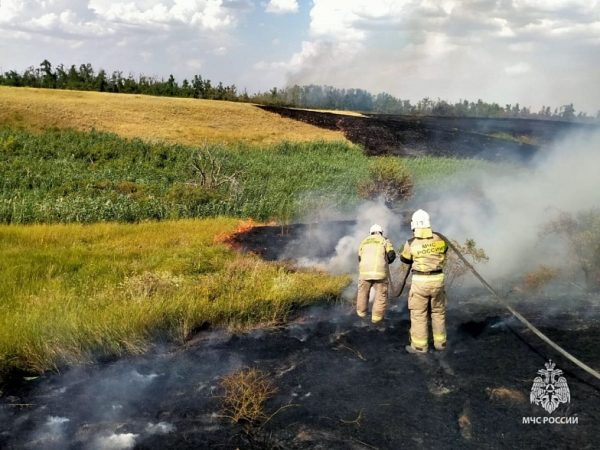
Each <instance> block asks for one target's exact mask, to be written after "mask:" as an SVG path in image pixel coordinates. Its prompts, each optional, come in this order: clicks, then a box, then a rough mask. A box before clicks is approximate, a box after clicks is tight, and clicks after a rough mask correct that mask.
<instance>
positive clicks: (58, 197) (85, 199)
mask: <svg viewBox="0 0 600 450" xmlns="http://www.w3.org/2000/svg"><path fill="white" fill-rule="evenodd" d="M405 166H406V168H408V171H409V172H410V173H411V174H412V175H413V177H414V180H415V183H416V184H424V185H431V184H433V183H435V182H436V181H441V180H444V179H447V177H448V176H449V175H451V174H456V173H460V172H461V171H463V170H469V169H473V168H485V167H492V166H493V165H492V164H490V163H486V162H483V161H475V160H456V159H450V158H420V159H405V160H403V161H402V163H400V159H398V158H393V157H382V158H375V159H372V160H370V159H369V158H367V157H366V156H364V154H363V153H362V151H361V150H360V148H358V147H356V146H353V145H349V144H346V143H342V142H325V141H319V142H314V143H289V142H286V143H281V144H278V145H273V146H270V147H261V148H259V147H256V146H247V145H242V144H238V145H229V146H225V145H215V144H210V145H209V144H207V145H205V146H202V147H200V148H193V147H185V146H181V145H174V144H161V143H147V142H144V141H141V140H139V139H133V140H126V139H123V138H119V137H117V136H115V135H113V134H109V133H99V132H87V133H85V132H77V131H69V130H66V131H65V130H51V131H46V132H43V133H41V134H33V133H30V132H27V131H23V130H15V129H9V128H4V129H0V173H2V174H3V177H2V180H1V183H2V184H1V185H0V189H1V191H0V222H1V223H15V224H18V223H20V224H25V223H55V222H79V223H93V222H98V221H121V222H137V221H141V220H146V219H157V220H163V219H179V218H191V217H214V216H219V215H228V216H235V217H252V218H255V219H257V220H271V219H277V220H279V221H284V222H285V221H290V220H293V219H295V218H298V217H302V216H303V215H304V214H305V213H306V212H309V211H311V210H314V209H315V208H321V207H324V206H326V205H329V206H330V205H336V207H338V208H340V209H343V208H345V207H350V206H352V205H354V204H356V202H357V201H359V192H358V191H359V187H362V188H364V189H362V190H363V191H364V190H365V189H366V187H369V186H370V191H369V192H370V195H371V194H375V193H376V192H382V193H384V194H385V195H388V194H390V195H391V194H393V193H390V192H387V191H389V190H390V189H395V188H396V187H397V188H398V189H402V192H403V194H402V195H405V193H406V192H408V191H406V189H409V188H408V186H409V184H410V183H411V181H410V179H409V178H407V177H408V174H407V173H406V168H405ZM384 172H385V173H384ZM382 177H383V178H382ZM386 177H387V178H389V177H392V178H394V179H395V181H394V180H392V179H389V180H387V181H385V180H384V178H386ZM387 178H386V179H387ZM369 180H371V181H369ZM390 180H391V181H393V183H392V184H391V185H389V186H388V184H389V183H388V181H390ZM379 182H381V183H383V184H385V186H383V185H382V186H379V187H377V186H375V185H374V184H373V183H375V184H377V183H379ZM407 182H408V184H406V183H407ZM381 183H379V184H381ZM386 183H387V184H386ZM398 183H400V184H398ZM386 186H387V187H386ZM371 188H372V189H371ZM380 188H381V189H383V190H381V189H380ZM384 188H385V189H384ZM405 188H406V189H405ZM386 189H387V191H386V192H384V190H386ZM405 191H406V192H405ZM365 192H366V191H365ZM365 192H363V194H365Z"/></svg>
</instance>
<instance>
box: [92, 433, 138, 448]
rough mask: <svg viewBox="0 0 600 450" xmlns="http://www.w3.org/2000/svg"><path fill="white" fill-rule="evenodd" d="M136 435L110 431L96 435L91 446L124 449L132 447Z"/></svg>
mask: <svg viewBox="0 0 600 450" xmlns="http://www.w3.org/2000/svg"><path fill="white" fill-rule="evenodd" d="M138 436H139V435H138V434H133V433H120V434H115V433H110V434H108V435H106V436H98V437H97V438H96V439H95V440H94V442H93V444H92V446H91V448H92V449H93V450H126V449H129V448H133V446H134V445H135V440H136V438H137V437H138Z"/></svg>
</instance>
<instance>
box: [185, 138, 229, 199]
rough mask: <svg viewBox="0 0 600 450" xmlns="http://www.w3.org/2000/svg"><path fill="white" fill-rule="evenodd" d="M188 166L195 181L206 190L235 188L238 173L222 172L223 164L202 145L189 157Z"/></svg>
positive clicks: (206, 146)
mask: <svg viewBox="0 0 600 450" xmlns="http://www.w3.org/2000/svg"><path fill="white" fill-rule="evenodd" d="M190 168H191V170H192V173H193V175H194V177H195V179H196V183H197V184H198V185H199V186H201V187H202V188H204V189H207V190H218V189H223V188H225V189H226V190H228V191H234V190H236V189H237V187H238V185H239V183H238V180H237V178H238V175H239V174H238V173H237V172H236V173H232V174H229V175H227V174H225V173H223V172H222V170H223V164H222V162H221V160H219V159H218V158H217V157H216V156H214V155H213V154H212V153H211V152H210V150H209V149H208V145H204V147H202V148H201V149H199V150H198V151H196V152H195V153H194V154H193V155H192V157H191V159H190Z"/></svg>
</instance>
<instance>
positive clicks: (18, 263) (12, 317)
mask: <svg viewBox="0 0 600 450" xmlns="http://www.w3.org/2000/svg"><path fill="white" fill-rule="evenodd" d="M0 125H9V126H12V127H11V128H12V129H11V128H5V129H4V130H3V131H2V132H1V133H2V136H1V138H2V139H0V141H1V142H0V173H2V175H3V178H2V186H0V188H1V189H2V191H1V195H2V196H3V200H2V201H4V212H5V213H6V211H8V210H10V211H12V212H11V213H10V214H12V216H11V217H12V218H13V220H14V217H21V219H20V220H17V221H23V222H27V221H31V220H33V221H40V222H47V221H67V222H68V221H84V222H85V221H87V222H90V221H92V222H93V221H95V220H100V219H105V220H115V219H120V220H140V219H144V218H145V217H157V216H155V215H153V214H150V215H149V216H144V214H143V208H141V207H140V205H142V206H143V205H145V204H147V203H148V202H150V203H151V202H153V201H155V203H156V204H157V207H158V208H159V209H160V208H161V207H163V206H164V204H165V202H166V201H171V202H172V203H173V202H174V204H175V206H173V205H171V206H172V209H170V210H169V212H168V213H167V214H165V215H164V216H158V217H163V218H169V217H182V216H184V217H186V216H198V215H201V214H203V212H202V211H200V210H198V209H196V210H193V208H192V209H190V205H186V204H177V202H178V201H179V202H180V203H181V201H180V199H179V198H180V197H181V196H180V195H179V196H176V197H175V199H174V198H173V197H172V196H171V197H170V196H169V192H170V189H171V188H172V187H173V186H174V185H175V184H176V183H185V182H186V181H190V180H189V176H190V175H189V173H188V172H187V167H188V164H187V161H188V159H189V155H190V152H192V151H193V149H192V148H187V147H182V146H177V145H165V144H147V143H144V142H142V141H138V140H133V141H130V140H123V139H119V138H117V137H115V136H112V135H108V134H104V133H78V132H73V131H70V132H64V131H51V132H45V133H36V134H35V135H32V134H29V133H26V132H21V131H17V130H16V129H15V128H14V127H17V128H24V129H27V130H36V131H40V130H43V129H46V128H48V127H58V128H63V127H74V128H77V129H81V130H87V129H90V128H92V127H94V128H96V129H99V130H110V131H113V132H116V133H118V134H120V135H121V136H132V137H133V136H142V137H143V138H144V139H150V140H165V141H171V142H178V143H184V144H185V143H188V144H190V143H191V144H197V143H198V141H200V140H206V139H207V140H212V141H214V140H218V141H226V142H230V143H231V142H244V143H255V144H264V143H265V142H274V141H279V140H282V139H288V140H292V141H294V140H300V141H306V140H311V141H314V140H315V139H319V138H321V139H326V140H330V139H335V140H339V139H340V138H341V135H340V134H338V133H330V132H326V131H322V130H319V129H317V128H314V127H310V126H307V125H304V124H301V123H298V122H295V121H287V120H284V119H280V118H278V117H276V116H273V115H270V114H268V113H265V112H262V111H260V110H258V109H256V108H252V107H251V106H250V105H244V104H237V103H233V104H232V103H226V102H205V101H198V100H183V99H168V98H154V97H137V96H128V95H109V94H98V93H82V92H68V91H36V90H34V89H21V88H19V89H11V88H4V87H0ZM214 151H215V153H216V154H218V155H219V156H220V157H222V158H223V160H224V161H226V164H225V166H226V167H224V170H226V171H227V170H228V171H231V172H233V171H241V172H242V175H241V180H240V181H241V182H242V187H243V189H244V191H243V192H245V194H244V195H246V197H243V196H242V197H241V200H240V197H239V196H237V195H236V196H235V201H237V202H238V203H235V202H234V203H233V204H232V205H233V206H235V207H232V208H231V209H227V208H225V209H218V208H217V209H214V210H212V212H211V211H208V213H209V214H210V213H229V214H231V213H235V214H239V215H242V216H243V215H248V214H250V215H254V216H264V217H267V216H269V215H270V214H273V215H276V216H278V217H280V218H284V219H285V216H286V214H289V213H290V211H301V210H302V208H303V207H309V205H311V204H314V201H317V203H318V202H324V203H325V204H331V197H328V196H330V194H331V191H332V190H333V191H335V192H338V193H339V194H341V195H342V197H341V198H342V199H346V200H351V199H352V198H355V192H354V190H355V189H354V188H355V185H356V183H357V181H358V180H360V179H363V178H364V176H365V174H366V173H367V172H368V169H367V166H368V164H369V163H368V162H367V160H366V158H365V157H364V156H363V155H362V153H361V152H360V151H359V150H358V149H357V148H355V147H352V146H347V145H344V144H341V143H339V142H338V143H328V144H325V143H312V144H304V145H295V144H290V143H283V144H280V145H278V146H276V147H272V148H260V147H245V148H241V147H239V145H238V144H234V145H229V146H228V147H226V148H221V149H215V150H214ZM408 167H409V169H410V170H411V172H412V173H413V175H414V177H415V180H416V181H417V183H421V182H423V183H430V182H433V181H436V180H439V179H440V178H443V177H445V176H447V175H449V174H452V173H456V172H457V171H460V170H462V168H463V167H464V164H463V163H461V162H457V161H453V160H439V159H436V160H434V159H427V160H423V161H419V160H409V161H408ZM469 167H471V165H469ZM307 192H308V193H310V194H311V196H312V197H313V198H308V201H307V202H305V203H302V204H298V203H297V200H298V199H303V201H306V200H307V197H306V193H307ZM178 194H181V192H179V193H178ZM161 196H162V197H161ZM192 197H193V196H192ZM309 197H310V196H309ZM192 200H193V198H192ZM337 201H339V198H338V199H337V200H334V201H333V203H336V202H337ZM144 202H146V203H144ZM290 202H292V203H291V206H290ZM7 205H8V206H7ZM115 205H117V206H118V207H115ZM217 205H220V206H219V207H223V205H222V204H219V203H217ZM196 206H197V205H196ZM7 208H8V209H7ZM119 208H121V209H119ZM128 208H129V209H128ZM186 208H187V209H186ZM236 208H237V209H236ZM15 211H16V212H17V216H15V215H14V213H15ZM119 211H121V212H123V211H124V214H125V215H124V216H122V217H121V216H119V214H120V213H119ZM186 211H187V212H186ZM188 213H190V214H188ZM204 213H206V211H204ZM19 214H20V216H19ZM105 214H106V215H105ZM6 217H7V216H5V217H4V219H3V220H4V221H7V220H8V221H10V219H6ZM25 217H28V219H25ZM236 223H237V221H236V220H234V219H225V218H218V217H217V218H212V219H204V220H178V221H163V222H158V223H156V222H154V223H148V222H142V223H139V224H135V225H134V224H115V223H103V224H92V225H77V224H70V225H48V224H41V225H29V226H22V225H19V226H17V225H0V374H1V373H2V371H3V370H10V369H14V368H20V369H26V370H32V371H43V370H47V369H49V368H53V367H56V366H59V365H61V364H65V363H77V362H81V361H87V360H91V359H94V358H95V357H96V356H97V355H100V354H111V355H112V354H121V353H124V352H137V351H142V350H143V349H145V348H146V346H147V345H148V343H149V342H151V341H152V340H153V339H154V338H156V337H157V336H161V337H164V336H167V337H169V338H171V339H185V338H186V337H187V336H188V335H189V334H190V333H191V332H192V331H193V330H194V328H195V327H197V326H199V325H201V324H203V323H210V324H212V325H235V326H237V325H246V324H253V323H254V324H255V323H260V322H270V321H274V320H281V319H284V318H285V316H286V315H287V313H288V312H289V311H290V309H291V308H292V307H293V306H294V305H301V304H306V303H309V302H312V301H315V300H317V299H323V298H331V297H336V296H338V295H339V294H340V292H341V290H342V289H343V288H344V287H345V286H346V284H347V282H348V279H347V278H346V277H331V276H328V275H324V274H321V273H318V272H314V271H308V272H304V271H303V272H295V271H292V270H290V269H289V268H286V267H285V266H281V265H277V264H269V263H265V262H262V261H260V260H258V259H257V258H254V257H252V256H247V255H237V254H235V253H234V252H233V251H231V250H230V249H228V248H227V247H226V246H224V245H222V244H219V243H218V242H215V236H217V235H219V234H221V233H223V232H231V231H232V230H233V229H234V228H235V226H236Z"/></svg>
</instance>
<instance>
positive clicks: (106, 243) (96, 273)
mask: <svg viewBox="0 0 600 450" xmlns="http://www.w3.org/2000/svg"><path fill="white" fill-rule="evenodd" d="M237 222H238V221H237V220H234V219H224V218H215V219H207V220H180V221H165V222H160V223H157V222H152V223H140V224H114V223H113V224H94V225H80V224H66V225H61V224H56V225H32V226H23V225H18V226H17V225H0V373H1V372H2V371H7V370H10V369H21V370H27V371H33V372H41V371H44V370H48V369H53V368H56V367H60V366H61V365H63V364H72V363H80V362H85V361H89V360H93V359H94V358H97V357H98V356H100V355H120V354H123V353H131V352H134V353H135V352H140V351H143V350H144V349H146V348H147V346H148V345H149V342H152V341H155V340H156V339H157V338H160V339H170V340H185V339H186V338H187V337H189V336H190V334H191V333H192V332H193V331H194V330H195V329H197V328H198V327H200V326H202V325H203V324H210V325H221V326H236V327H238V326H246V325H249V324H257V323H265V322H275V321H280V320H283V319H285V318H286V316H287V315H288V314H289V313H290V311H291V310H292V309H293V308H294V307H297V306H301V305H306V304H309V303H311V302H314V301H317V300H324V299H333V298H336V297H337V296H338V295H339V294H340V292H341V291H342V289H343V288H344V287H345V286H346V285H347V283H348V281H349V280H348V278H347V277H345V276H336V277H333V276H329V275H326V274H323V273H319V272H315V271H297V270H293V269H291V268H289V267H287V266H284V265H280V264H275V263H267V262H264V261H262V260H260V259H259V258H258V257H254V256H250V255H239V254H236V252H234V251H232V250H230V249H229V248H228V247H226V246H224V245H223V244H220V243H218V242H215V236H217V235H220V234H222V233H229V232H232V231H233V230H234V229H235V227H236V224H237Z"/></svg>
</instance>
